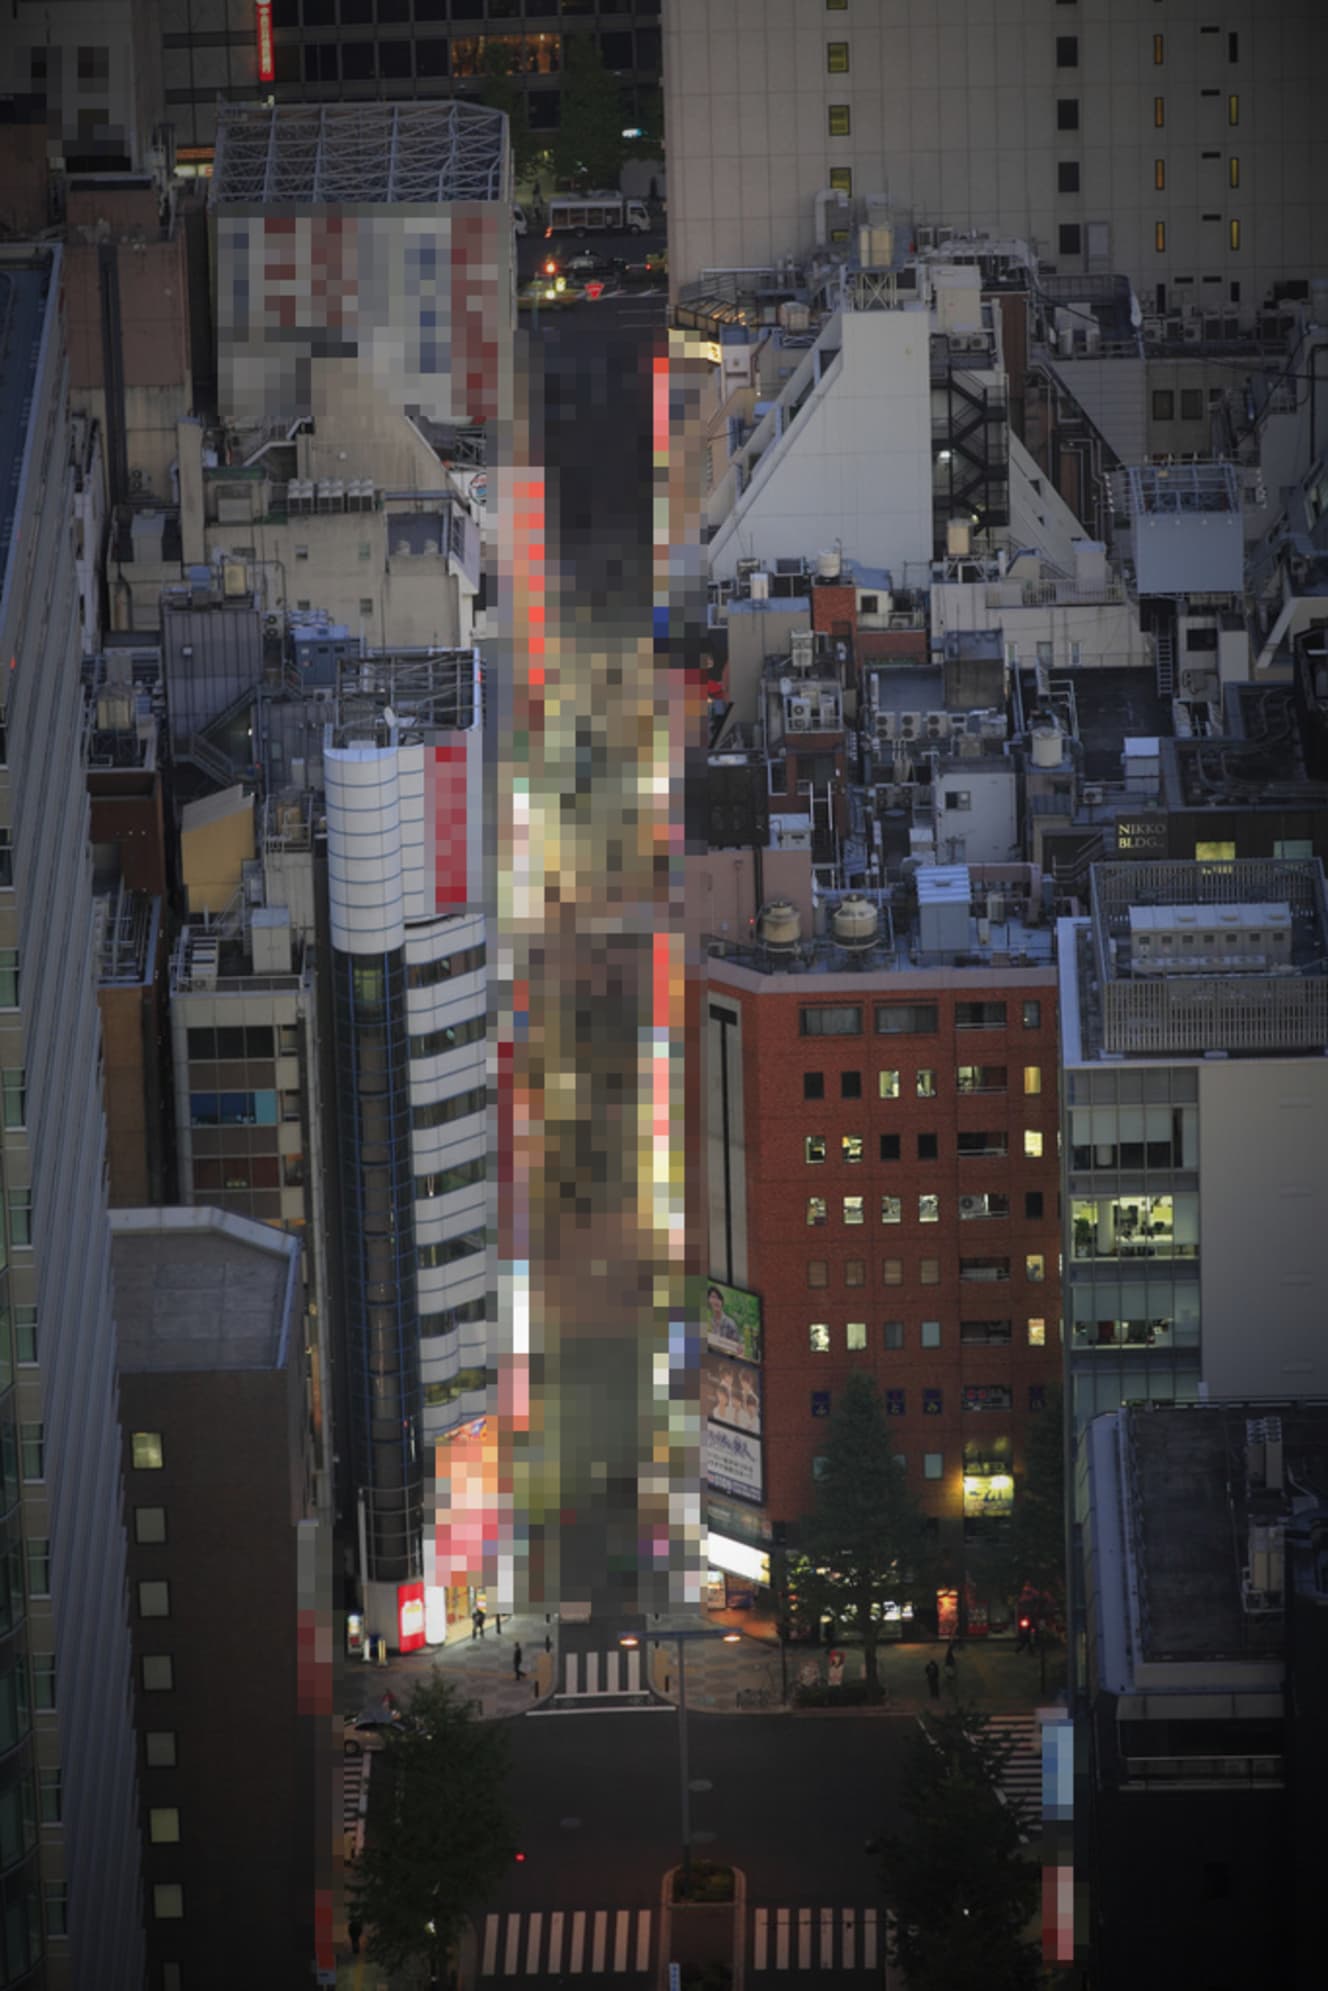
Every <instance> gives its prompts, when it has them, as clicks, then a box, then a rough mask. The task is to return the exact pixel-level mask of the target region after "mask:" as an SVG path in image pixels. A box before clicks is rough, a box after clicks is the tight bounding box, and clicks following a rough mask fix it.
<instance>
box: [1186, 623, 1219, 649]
mask: <svg viewBox="0 0 1328 1991" xmlns="http://www.w3.org/2000/svg"><path fill="white" fill-rule="evenodd" d="M1185 648H1186V650H1187V651H1188V650H1216V648H1217V630H1216V629H1215V628H1213V627H1212V625H1211V624H1210V625H1209V627H1208V628H1207V629H1187V630H1186V631H1185Z"/></svg>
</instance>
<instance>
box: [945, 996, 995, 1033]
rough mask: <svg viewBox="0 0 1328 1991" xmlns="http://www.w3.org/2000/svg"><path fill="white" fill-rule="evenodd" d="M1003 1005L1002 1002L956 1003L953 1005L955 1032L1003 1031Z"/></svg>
mask: <svg viewBox="0 0 1328 1991" xmlns="http://www.w3.org/2000/svg"><path fill="white" fill-rule="evenodd" d="M1004 1028H1005V1004H1004V1003H1003V1002H957V1003H956V1004H955V1029H956V1030H1004Z"/></svg>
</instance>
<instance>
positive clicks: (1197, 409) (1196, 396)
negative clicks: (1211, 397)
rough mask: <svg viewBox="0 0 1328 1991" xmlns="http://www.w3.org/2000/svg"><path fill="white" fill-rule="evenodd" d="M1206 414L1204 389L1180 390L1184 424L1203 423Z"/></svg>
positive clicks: (1186, 388)
mask: <svg viewBox="0 0 1328 1991" xmlns="http://www.w3.org/2000/svg"><path fill="white" fill-rule="evenodd" d="M1203 413H1204V398H1203V389H1202V387H1182V388H1181V390H1180V418H1181V420H1182V422H1201V421H1202V420H1203Z"/></svg>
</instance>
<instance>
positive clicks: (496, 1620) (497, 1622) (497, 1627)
mask: <svg viewBox="0 0 1328 1991" xmlns="http://www.w3.org/2000/svg"><path fill="white" fill-rule="evenodd" d="M493 1628H494V1631H495V1632H496V1633H497V1635H498V1637H499V1638H501V1637H502V1635H503V1614H502V1612H501V1611H495V1612H494V1614H493Z"/></svg>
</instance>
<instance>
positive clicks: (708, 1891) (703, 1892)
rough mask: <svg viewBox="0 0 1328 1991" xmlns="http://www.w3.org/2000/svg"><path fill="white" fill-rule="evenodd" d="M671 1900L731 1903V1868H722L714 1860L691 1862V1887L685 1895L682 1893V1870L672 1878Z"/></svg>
mask: <svg viewBox="0 0 1328 1991" xmlns="http://www.w3.org/2000/svg"><path fill="white" fill-rule="evenodd" d="M673 1898H674V1900H675V1901H732V1899H733V1868H732V1867H722V1866H719V1865H717V1864H716V1862H715V1861H714V1860H693V1861H692V1880H691V1886H690V1887H689V1888H688V1890H687V1892H686V1894H684V1893H683V1891H682V1868H681V1867H679V1869H678V1871H677V1872H676V1873H675V1874H674V1876H673Z"/></svg>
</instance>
